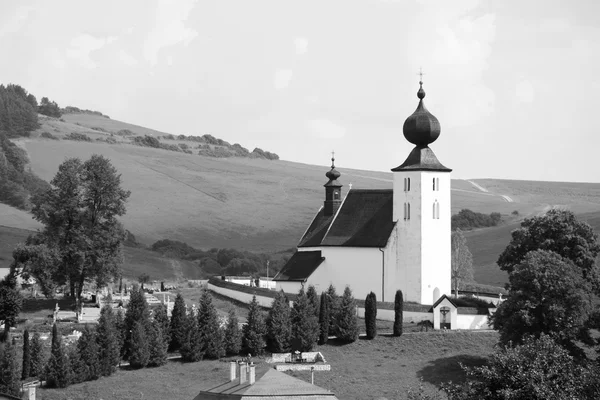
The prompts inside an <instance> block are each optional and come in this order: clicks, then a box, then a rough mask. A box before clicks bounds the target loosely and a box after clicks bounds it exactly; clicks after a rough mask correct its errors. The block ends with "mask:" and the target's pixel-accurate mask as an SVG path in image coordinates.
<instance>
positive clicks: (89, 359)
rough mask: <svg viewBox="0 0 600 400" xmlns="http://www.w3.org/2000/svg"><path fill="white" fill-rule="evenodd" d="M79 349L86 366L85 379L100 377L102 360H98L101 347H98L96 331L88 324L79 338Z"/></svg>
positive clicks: (91, 379) (90, 379)
mask: <svg viewBox="0 0 600 400" xmlns="http://www.w3.org/2000/svg"><path fill="white" fill-rule="evenodd" d="M77 351H78V353H79V356H80V357H81V361H82V363H83V365H84V367H85V374H84V376H83V381H93V380H96V379H98V378H99V377H100V361H99V360H98V354H99V352H100V348H99V347H98V343H97V339H96V332H94V331H93V330H92V329H90V328H89V327H88V326H86V327H85V329H84V330H83V332H82V333H81V337H80V338H79V340H77Z"/></svg>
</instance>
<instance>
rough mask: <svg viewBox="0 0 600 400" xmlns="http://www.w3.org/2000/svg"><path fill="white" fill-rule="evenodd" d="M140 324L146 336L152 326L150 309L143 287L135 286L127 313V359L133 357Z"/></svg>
mask: <svg viewBox="0 0 600 400" xmlns="http://www.w3.org/2000/svg"><path fill="white" fill-rule="evenodd" d="M138 323H139V324H141V326H142V330H144V336H145V331H146V330H147V328H148V326H149V324H150V309H149V308H148V303H147V302H146V295H145V294H144V291H143V290H142V288H141V287H138V286H137V285H135V286H134V287H133V289H132V290H131V293H130V298H129V304H128V305H127V311H126V312H125V356H126V357H127V358H128V357H129V356H130V355H131V352H132V348H133V346H134V343H133V341H134V339H133V334H134V332H135V327H136V324H138ZM146 346H148V343H146ZM137 348H139V345H137ZM141 360H144V359H143V358H142V359H141ZM146 363H147V361H146ZM144 366H145V364H144Z"/></svg>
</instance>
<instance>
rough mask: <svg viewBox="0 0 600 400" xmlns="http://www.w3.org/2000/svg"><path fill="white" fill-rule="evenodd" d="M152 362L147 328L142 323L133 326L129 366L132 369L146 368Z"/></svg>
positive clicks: (138, 322)
mask: <svg viewBox="0 0 600 400" xmlns="http://www.w3.org/2000/svg"><path fill="white" fill-rule="evenodd" d="M149 361H150V348H149V345H148V336H147V335H146V327H144V325H143V323H142V322H140V321H136V322H135V324H134V325H133V332H132V333H131V341H130V347H129V365H130V366H131V367H132V368H144V367H145V366H147V365H148V362H149Z"/></svg>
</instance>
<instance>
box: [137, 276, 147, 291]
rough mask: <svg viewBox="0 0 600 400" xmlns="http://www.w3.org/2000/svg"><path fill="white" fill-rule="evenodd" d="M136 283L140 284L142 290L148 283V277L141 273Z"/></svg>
mask: <svg viewBox="0 0 600 400" xmlns="http://www.w3.org/2000/svg"><path fill="white" fill-rule="evenodd" d="M138 281H139V282H140V285H141V286H142V290H143V289H144V284H145V283H148V282H150V275H148V274H146V273H143V274H141V275H140V276H138Z"/></svg>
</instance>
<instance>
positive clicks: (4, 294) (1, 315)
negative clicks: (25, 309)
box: [0, 269, 23, 340]
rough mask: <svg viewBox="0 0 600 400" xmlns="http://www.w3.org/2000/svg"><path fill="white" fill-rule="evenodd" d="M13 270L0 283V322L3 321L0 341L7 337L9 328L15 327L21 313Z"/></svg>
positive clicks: (20, 302)
mask: <svg viewBox="0 0 600 400" xmlns="http://www.w3.org/2000/svg"><path fill="white" fill-rule="evenodd" d="M13 271H14V269H11V272H10V273H9V274H8V275H7V276H5V277H4V279H3V280H2V281H0V321H4V332H3V333H0V339H2V340H4V339H6V338H7V337H8V336H7V335H8V332H9V330H10V327H11V326H15V323H16V320H17V317H18V316H19V313H20V312H21V306H22V301H23V299H22V298H21V295H20V294H19V291H18V290H17V288H16V277H15V276H14V273H13Z"/></svg>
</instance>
